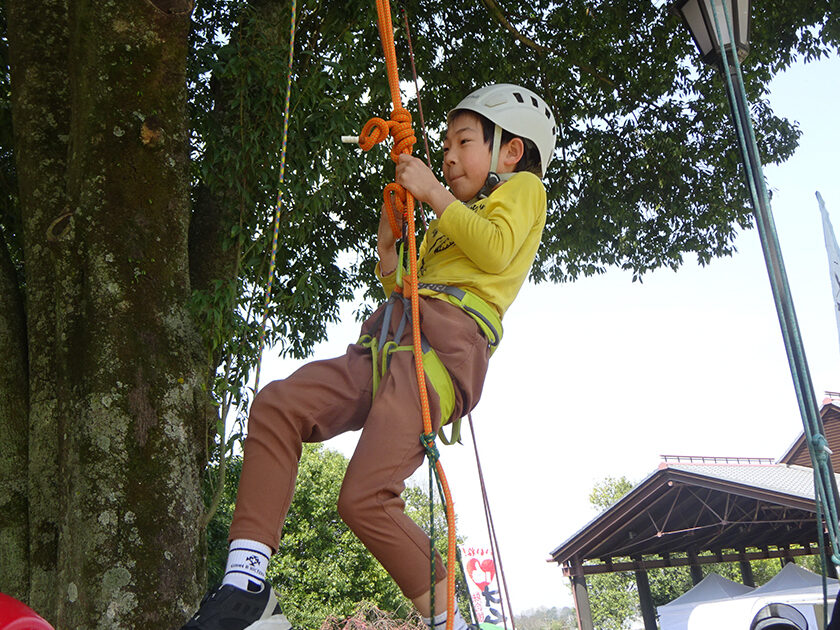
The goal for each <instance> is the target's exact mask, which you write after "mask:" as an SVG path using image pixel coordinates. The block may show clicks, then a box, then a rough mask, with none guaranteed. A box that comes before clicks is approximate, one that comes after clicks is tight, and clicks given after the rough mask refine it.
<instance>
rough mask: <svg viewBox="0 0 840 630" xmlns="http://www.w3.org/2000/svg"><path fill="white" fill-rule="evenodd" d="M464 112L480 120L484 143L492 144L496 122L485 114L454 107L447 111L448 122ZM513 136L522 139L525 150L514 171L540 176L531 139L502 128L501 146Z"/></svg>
mask: <svg viewBox="0 0 840 630" xmlns="http://www.w3.org/2000/svg"><path fill="white" fill-rule="evenodd" d="M465 114H469V115H471V116H475V117H476V118H478V120H479V122H481V130H482V133H483V136H484V144H487V145H490V144H492V143H493V134H494V132H495V131H496V123H494V122H493V121H492V120H490V119H489V118H487V116H484V115H483V114H479V113H478V112H474V111H473V110H471V109H455V110H453V111H451V112H450V113H449V116H448V119H449V120H448V122H449V123H450V124H451V123H452V121H454V120H455V119H456V118H460V117H461V116H464V115H465ZM514 138H519V139H520V140H522V144H523V145H525V151H524V152H523V153H522V157H521V158H519V162H517V163H516V166H515V167H514V168H513V171H514V173H518V172H520V171H528V172H530V173H534V174H535V175H536V176H537V177H542V166H541V164H542V162H541V161H540V152H539V150H538V149H537V145H536V144H534V143H533V142H532V141H530V140H528V138H523V137H522V136H517V135H514V134H512V133H511V132H509V131H508V130H507V129H504V128H503V129H502V146H504V145H505V144H507V143H508V142H510V141H511V140H513V139H514Z"/></svg>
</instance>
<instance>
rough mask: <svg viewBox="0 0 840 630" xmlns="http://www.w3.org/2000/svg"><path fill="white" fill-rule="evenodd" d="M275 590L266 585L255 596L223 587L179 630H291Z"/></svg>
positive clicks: (208, 596)
mask: <svg viewBox="0 0 840 630" xmlns="http://www.w3.org/2000/svg"><path fill="white" fill-rule="evenodd" d="M291 628H292V626H291V624H290V623H289V621H288V620H287V619H286V615H284V614H283V613H282V612H281V611H280V604H278V603H277V596H276V595H275V594H274V590H273V589H272V588H271V587H270V586H269V585H268V584H266V583H263V588H262V590H261V591H259V592H258V593H252V592H250V591H243V590H242V589H240V588H236V587H235V586H231V585H230V584H224V585H222V586H220V587H218V588H217V589H215V590H213V591H210V592H209V593H207V595H205V596H204V599H202V600H201V605H200V606H199V607H198V612H196V613H195V615H193V617H192V619H190V620H189V621H188V622H187V623H186V624H185V625H184V626H183V627H182V628H181V630H246V629H250V630H291Z"/></svg>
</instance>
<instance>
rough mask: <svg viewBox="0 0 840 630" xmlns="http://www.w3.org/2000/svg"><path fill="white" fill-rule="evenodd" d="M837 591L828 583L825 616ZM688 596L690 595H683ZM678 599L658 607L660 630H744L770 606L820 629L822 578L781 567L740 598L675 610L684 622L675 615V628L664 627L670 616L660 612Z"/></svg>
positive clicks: (812, 628) (811, 629)
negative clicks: (787, 607) (790, 609)
mask: <svg viewBox="0 0 840 630" xmlns="http://www.w3.org/2000/svg"><path fill="white" fill-rule="evenodd" d="M698 586H699V584H698ZM695 588H696V587H695ZM839 588H840V585H838V581H837V580H835V579H829V580H828V607H829V616H830V612H831V608H832V607H833V603H834V600H835V598H836V597H837V591H838V589H839ZM689 593H691V591H689V592H688V593H686V595H688V594H689ZM683 597H684V596H683ZM679 599H680V598H677V599H676V600H674V601H673V602H671V603H670V604H666V605H665V606H660V607H659V611H660V621H661V627H662V630H707V629H708V628H715V629H716V630H746V629H748V628H749V624H750V622H751V621H752V619H753V617H755V615H756V613H758V611H759V610H761V609H762V608H763V607H764V606H766V605H767V604H771V603H783V604H790V605H791V606H793V607H794V608H796V609H797V610H798V611H799V612H801V613H802V614H803V615H805V618H806V620H807V621H808V630H818V629H821V628H823V623H822V621H823V614H822V611H823V590H822V577H821V576H819V575H817V574H816V573H813V572H811V571H808V570H807V569H803V568H802V567H800V566H798V565H796V564H793V563H791V564H787V565H785V567H784V568H783V569H782V570H781V571H780V572H779V573H778V574H777V575H776V576H775V577H773V579H771V580H770V581H769V582H767V584H765V585H764V586H761V587H759V588H756V589H754V590H753V589H751V590H750V591H749V592H746V593H743V594H741V595H738V596H735V597H729V598H718V599H715V600H707V601H698V602H696V603H694V604H693V605H686V606H681V607H679V608H677V607H675V608H674V609H672V611H673V612H674V613H676V612H680V613H682V614H683V615H684V620H679V619H676V615H673V616H674V618H675V622H676V624H679V625H666V623H667V624H670V623H671V621H670V616H671V613H670V612H669V611H667V610H666V616H663V615H662V610H663V609H667V607H668V606H671V605H672V604H674V603H676V602H678V601H679Z"/></svg>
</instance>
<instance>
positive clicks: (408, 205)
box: [358, 0, 456, 630]
mask: <svg viewBox="0 0 840 630" xmlns="http://www.w3.org/2000/svg"><path fill="white" fill-rule="evenodd" d="M376 13H377V18H378V19H377V22H378V25H379V37H380V39H381V40H382V51H383V53H384V55H385V66H386V69H387V73H388V85H389V87H390V90H391V101H392V102H393V110H392V111H391V120H389V121H385V120H382V119H381V118H371V119H370V120H369V121H368V122H367V123H366V124H365V126H364V128H363V129H362V133H361V134H360V136H359V140H358V142H359V146H360V147H361V148H362V149H363V150H365V151H368V150H370V149H371V148H373V146H374V145H375V144H377V143H379V142H382V141H383V140H385V139H386V138H387V137H388V135H391V136H392V137H393V138H394V147H393V149H392V150H391V159H392V160H393V161H394V162H397V161H398V160H399V156H400V154H402V153H408V154H411V151H412V149H413V147H414V143H415V142H416V138H415V136H414V131H413V130H412V128H411V114H409V112H408V110H406V109H405V108H404V107H403V106H402V99H401V97H400V80H399V74H398V72H397V52H396V48H395V46H394V28H393V25H392V23H391V6H390V1H389V0H376ZM384 197H385V208H386V213H387V216H388V222H389V223H390V225H391V231H392V232H393V234H394V237H395V238H400V236H401V230H400V228H399V226H398V224H397V221H396V218H395V217H396V213H397V212H399V213H401V214H402V217H403V221H404V223H405V224H406V225H407V241H408V260H409V274H410V275H409V278H406V280H408V282H406V284H408V289H409V298H410V300H411V325H412V335H413V345H414V366H415V371H416V375H417V387H418V389H419V390H420V408H421V411H422V414H423V435H422V436H421V439H422V441H423V444H424V446H425V448H426V452H427V453H428V454H429V455H430V459H429V465H430V466H432V465H433V466H434V469H435V473H436V474H437V476H438V480H439V482H440V488H441V489H442V492H443V495H444V502H445V504H446V522H447V527H448V530H449V536H448V540H447V554H446V556H447V565H448V575H447V584H446V586H447V606H446V609H447V620H446V630H452V627H453V623H454V618H453V617H454V614H453V613H454V610H455V571H454V570H455V563H456V558H455V553H456V544H455V512H454V509H453V504H452V496H451V494H450V491H449V484H448V483H447V481H446V475H445V474H444V472H443V465H442V464H441V463H440V461H439V460H438V458H437V449H436V447H435V445H434V431H433V429H432V419H431V418H432V417H431V412H430V409H429V395H428V391H427V389H426V374H425V371H424V369H423V359H422V357H423V349H422V347H421V342H420V303H419V299H418V296H417V242H416V239H415V235H414V229H415V228H414V197H413V196H412V195H411V193H410V192H408V191H407V190H406V189H405V188H403V187H402V186H400V185H399V184H397V183H391V184H388V185H387V186H386V187H385V190H384ZM431 556H432V561H433V562H434V553H432V554H431ZM433 575H434V573H433ZM432 582H433V583H432V585H431V602H432V616H434V592H435V584H434V580H432Z"/></svg>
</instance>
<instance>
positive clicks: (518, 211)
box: [376, 172, 546, 317]
mask: <svg viewBox="0 0 840 630" xmlns="http://www.w3.org/2000/svg"><path fill="white" fill-rule="evenodd" d="M545 214H546V201H545V187H544V186H543V184H542V181H541V180H540V179H539V177H537V176H536V175H534V174H533V173H528V172H521V173H517V174H515V175H514V176H513V177H511V178H510V179H509V180H508V181H506V182H504V183H503V184H502V185H500V186H499V187H498V188H496V190H494V191H493V192H492V193H491V194H490V196H488V197H487V198H485V199H480V200H478V201H475V202H473V203H472V204H471V205H469V206H467V205H465V204H463V203H461V202H460V201H453V202H452V203H451V204H449V206H447V207H446V209H445V210H444V211H443V214H441V216H440V219H436V220H433V221H431V222H430V223H429V228H428V230H427V232H426V236H425V237H424V238H423V242H422V243H421V244H420V249H419V251H418V260H419V267H418V277H419V281H420V282H426V283H429V284H447V285H450V286H455V287H460V288H462V289H466V290H468V291H470V292H472V293H474V294H475V295H477V296H478V297H480V298H482V299H483V300H484V301H485V302H487V303H488V304H490V305H491V306H493V307H494V308H495V309H496V311H497V312H498V314H499V317H503V316H504V314H505V311H507V309H508V307H509V306H510V305H511V303H512V302H513V300H514V298H515V297H516V295H517V294H518V293H519V289H520V288H521V287H522V284H523V283H524V282H525V279H526V278H527V277H528V272H529V270H530V269H531V265H532V264H533V262H534V257H535V256H536V253H537V248H538V247H539V245H540V239H541V237H542V231H543V228H544V227H545ZM376 273H377V276H378V277H379V279H380V281H381V282H382V286H383V288H384V289H385V294H386V296H388V295H390V294H391V292H392V291H393V290H394V286H395V284H396V274H395V273H392V274H389V275H387V276H382V275H381V273H380V270H379V266H378V265H377V269H376ZM420 293H421V294H423V295H431V296H435V297H441V298H443V299H446V298H445V297H444V296H443V295H441V294H438V293H436V292H434V291H430V290H428V289H421V290H420Z"/></svg>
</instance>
